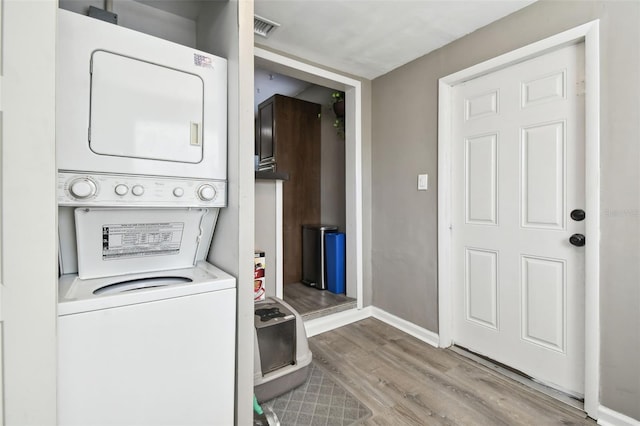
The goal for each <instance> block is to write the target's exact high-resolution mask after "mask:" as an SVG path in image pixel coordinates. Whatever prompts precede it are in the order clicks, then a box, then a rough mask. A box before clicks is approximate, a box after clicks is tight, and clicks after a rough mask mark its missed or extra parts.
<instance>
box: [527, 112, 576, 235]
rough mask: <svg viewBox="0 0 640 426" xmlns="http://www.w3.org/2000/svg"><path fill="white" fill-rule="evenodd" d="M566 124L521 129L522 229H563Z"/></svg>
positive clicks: (541, 125) (557, 123) (549, 124)
mask: <svg viewBox="0 0 640 426" xmlns="http://www.w3.org/2000/svg"><path fill="white" fill-rule="evenodd" d="M564 128H565V124H564V122H555V123H548V124H540V125H535V126H531V127H527V128H524V129H522V139H521V182H522V198H521V202H522V206H521V209H520V211H521V212H522V226H523V227H530V228H551V229H564V222H565V219H564V218H565V214H564V211H565V193H566V190H565V167H566V166H565V131H564Z"/></svg>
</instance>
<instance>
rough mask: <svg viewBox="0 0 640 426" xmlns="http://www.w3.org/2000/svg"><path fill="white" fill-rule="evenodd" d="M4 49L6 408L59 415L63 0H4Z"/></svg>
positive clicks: (18, 421)
mask: <svg viewBox="0 0 640 426" xmlns="http://www.w3.org/2000/svg"><path fill="white" fill-rule="evenodd" d="M0 7H2V10H1V11H0V13H1V14H2V18H1V19H2V22H1V23H0V25H2V48H1V49H0V58H1V66H0V73H1V77H0V80H1V82H2V94H1V96H2V104H1V105H0V109H1V113H0V131H1V132H2V144H1V145H0V149H1V154H0V162H1V165H0V172H1V174H2V177H1V178H0V181H1V184H2V188H1V197H2V200H1V202H0V204H1V206H2V207H1V209H0V211H1V215H2V220H1V223H0V228H1V232H0V238H1V241H0V242H1V244H2V248H3V250H2V260H1V264H2V275H1V279H2V283H1V285H0V292H1V298H0V301H1V303H2V306H1V309H0V312H1V316H0V318H1V319H2V348H1V349H2V381H3V383H2V394H3V395H2V396H3V400H2V410H3V413H0V415H2V417H1V420H0V421H1V422H3V424H7V425H53V424H56V386H57V383H56V350H57V345H56V322H57V295H58V291H57V289H58V274H57V271H58V258H57V249H58V244H57V232H56V230H57V224H56V210H57V209H56V164H55V162H56V157H55V59H56V58H55V51H56V46H55V44H56V12H57V2H56V1H55V0H48V1H37V2H35V1H4V2H2V3H1V4H0Z"/></svg>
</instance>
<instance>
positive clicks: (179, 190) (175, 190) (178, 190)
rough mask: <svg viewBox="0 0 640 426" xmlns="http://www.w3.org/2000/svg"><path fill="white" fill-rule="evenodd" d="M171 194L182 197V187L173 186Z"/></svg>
mask: <svg viewBox="0 0 640 426" xmlns="http://www.w3.org/2000/svg"><path fill="white" fill-rule="evenodd" d="M173 195H175V196H176V197H182V196H183V195H184V189H182V188H180V187H179V186H178V187H177V188H173Z"/></svg>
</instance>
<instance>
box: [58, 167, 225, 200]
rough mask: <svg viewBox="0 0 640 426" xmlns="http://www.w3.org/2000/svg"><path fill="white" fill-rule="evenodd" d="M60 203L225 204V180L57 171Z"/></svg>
mask: <svg viewBox="0 0 640 426" xmlns="http://www.w3.org/2000/svg"><path fill="white" fill-rule="evenodd" d="M57 192H58V204H59V205H61V206H78V205H83V206H85V205H86V206H118V205H120V206H125V205H127V206H141V207H149V206H155V207H175V206H182V207H225V206H226V205H227V186H226V182H224V181H216V180H205V179H184V178H172V177H161V176H136V175H111V174H101V173H91V174H83V173H81V172H66V171H65V172H59V173H58V191H57Z"/></svg>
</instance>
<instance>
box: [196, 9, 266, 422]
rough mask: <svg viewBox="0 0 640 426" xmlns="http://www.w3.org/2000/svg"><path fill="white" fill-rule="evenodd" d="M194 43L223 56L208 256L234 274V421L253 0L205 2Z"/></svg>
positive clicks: (247, 283) (244, 331) (244, 391)
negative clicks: (223, 167)
mask: <svg viewBox="0 0 640 426" xmlns="http://www.w3.org/2000/svg"><path fill="white" fill-rule="evenodd" d="M197 47H198V48H199V49H201V50H205V51H208V52H211V53H213V54H215V55H219V56H222V57H224V58H227V60H228V63H227V67H228V68H227V75H228V84H227V87H228V89H227V90H228V93H227V97H228V108H227V111H228V119H227V121H228V152H227V169H228V172H227V175H228V191H227V196H228V202H227V207H226V208H224V209H222V211H221V214H220V218H219V220H218V224H217V227H216V233H215V235H214V238H213V242H212V246H211V251H210V253H209V257H208V260H209V261H211V262H212V263H214V264H216V265H219V266H220V267H221V268H222V269H224V270H226V271H227V272H229V273H231V274H232V275H234V276H235V277H236V278H237V305H236V309H237V314H236V320H237V327H236V330H237V336H236V341H237V345H236V348H237V352H236V424H238V425H245V424H251V422H252V419H253V414H252V413H253V333H254V325H253V316H254V312H253V267H254V265H253V251H254V247H253V245H254V214H255V210H254V202H255V200H254V187H255V185H254V182H255V180H254V165H253V158H254V136H255V134H254V111H253V100H254V99H253V97H254V91H253V69H254V64H253V2H249V1H241V0H230V1H223V2H204V4H203V8H202V10H201V13H200V16H199V18H198V21H197Z"/></svg>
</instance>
